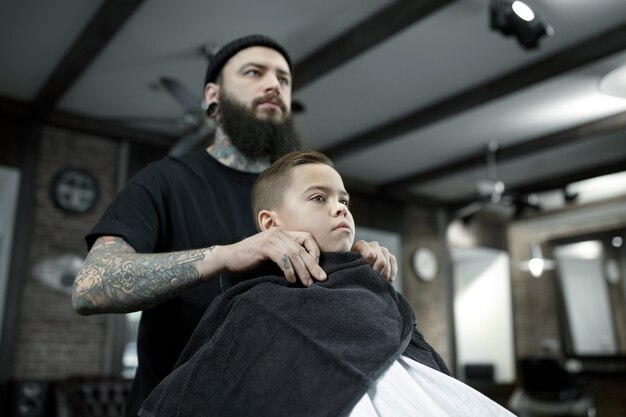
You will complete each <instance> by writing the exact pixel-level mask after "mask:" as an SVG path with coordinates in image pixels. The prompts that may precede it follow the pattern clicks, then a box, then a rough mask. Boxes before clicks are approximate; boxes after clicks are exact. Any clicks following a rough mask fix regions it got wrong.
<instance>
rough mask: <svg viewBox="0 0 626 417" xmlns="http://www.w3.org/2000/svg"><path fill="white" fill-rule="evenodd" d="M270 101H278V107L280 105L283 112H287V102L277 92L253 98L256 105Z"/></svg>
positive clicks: (253, 103)
mask: <svg viewBox="0 0 626 417" xmlns="http://www.w3.org/2000/svg"><path fill="white" fill-rule="evenodd" d="M268 101H273V102H276V104H278V107H280V109H281V110H282V111H283V113H287V106H286V105H285V102H284V101H283V100H282V99H281V98H280V97H278V95H276V94H271V93H270V94H266V95H264V96H262V97H257V98H255V99H254V100H252V105H253V106H254V107H256V106H258V105H260V104H263V103H267V102H268Z"/></svg>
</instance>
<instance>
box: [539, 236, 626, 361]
mask: <svg viewBox="0 0 626 417" xmlns="http://www.w3.org/2000/svg"><path fill="white" fill-rule="evenodd" d="M625 237H626V229H617V230H611V231H606V232H602V233H594V234H587V235H581V236H576V237H572V238H567V239H559V240H554V241H551V242H550V245H551V249H552V256H553V258H554V260H555V261H556V268H557V270H556V272H557V276H558V286H559V290H560V295H561V300H562V307H563V308H562V311H563V314H564V317H563V318H564V320H563V324H564V336H565V337H564V348H565V353H566V354H567V355H568V356H574V357H615V356H626V283H625V280H626V279H625V277H624V272H625V271H626V244H625V242H624V238H625Z"/></svg>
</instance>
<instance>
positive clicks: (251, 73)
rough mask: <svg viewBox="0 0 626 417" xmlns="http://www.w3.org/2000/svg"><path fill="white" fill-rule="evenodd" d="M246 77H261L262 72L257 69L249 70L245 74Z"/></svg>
mask: <svg viewBox="0 0 626 417" xmlns="http://www.w3.org/2000/svg"><path fill="white" fill-rule="evenodd" d="M244 75H248V76H250V77H258V76H259V75H261V72H259V71H258V70H255V69H249V70H248V71H246V72H244Z"/></svg>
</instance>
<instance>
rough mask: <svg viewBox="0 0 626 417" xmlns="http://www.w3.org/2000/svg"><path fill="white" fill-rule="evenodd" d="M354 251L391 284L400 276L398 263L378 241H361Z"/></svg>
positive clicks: (357, 243) (353, 248)
mask: <svg viewBox="0 0 626 417" xmlns="http://www.w3.org/2000/svg"><path fill="white" fill-rule="evenodd" d="M352 250H353V251H355V252H357V253H358V254H359V255H361V256H362V257H363V258H364V259H365V261H366V262H367V263H368V264H369V265H371V266H372V268H373V269H374V271H376V272H377V273H379V274H380V275H381V276H382V277H383V278H385V279H386V280H387V281H389V282H393V280H394V279H395V278H396V275H397V274H398V261H397V260H396V257H395V256H394V255H392V254H391V253H390V252H389V250H388V249H387V248H385V247H382V246H380V244H379V243H378V242H376V241H373V242H366V241H364V240H359V241H358V242H356V243H355V244H354V246H353V247H352Z"/></svg>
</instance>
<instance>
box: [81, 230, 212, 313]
mask: <svg viewBox="0 0 626 417" xmlns="http://www.w3.org/2000/svg"><path fill="white" fill-rule="evenodd" d="M212 249H213V248H209V249H202V250H192V251H184V252H174V253H167V254H137V253H135V251H134V249H133V248H132V247H131V246H129V245H128V244H127V243H126V242H124V240H122V239H120V238H110V237H106V238H101V239H99V240H98V241H97V242H96V244H94V247H93V248H92V250H91V252H90V254H89V256H88V257H87V259H86V260H85V265H84V266H83V268H82V270H81V272H80V273H79V275H78V276H77V277H76V280H75V283H74V304H75V308H76V309H77V310H78V311H79V312H81V313H83V314H90V313H99V312H115V313H124V312H129V311H137V310H141V309H145V308H148V307H151V306H154V305H156V304H159V303H161V302H163V301H165V300H167V299H170V298H172V297H174V296H176V295H178V294H180V293H181V292H182V291H184V290H186V289H188V288H190V287H192V286H194V285H196V284H198V283H200V282H201V279H202V278H201V275H200V272H199V271H198V268H197V263H198V262H200V261H202V260H203V259H205V257H206V254H207V251H211V250H212Z"/></svg>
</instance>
